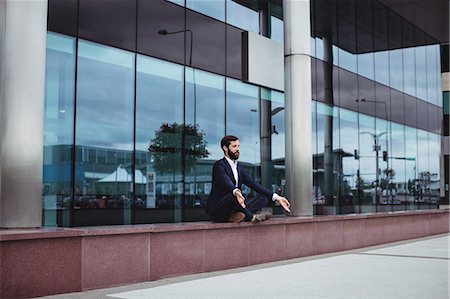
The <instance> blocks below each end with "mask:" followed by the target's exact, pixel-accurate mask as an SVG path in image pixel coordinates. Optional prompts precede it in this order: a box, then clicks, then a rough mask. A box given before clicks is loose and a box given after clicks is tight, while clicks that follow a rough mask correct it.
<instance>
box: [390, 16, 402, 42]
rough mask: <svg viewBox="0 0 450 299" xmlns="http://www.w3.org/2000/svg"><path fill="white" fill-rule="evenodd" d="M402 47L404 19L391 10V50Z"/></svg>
mask: <svg viewBox="0 0 450 299" xmlns="http://www.w3.org/2000/svg"><path fill="white" fill-rule="evenodd" d="M401 47H402V19H401V18H400V16H399V15H397V14H396V13H395V12H394V11H393V10H389V48H390V49H398V48H401Z"/></svg>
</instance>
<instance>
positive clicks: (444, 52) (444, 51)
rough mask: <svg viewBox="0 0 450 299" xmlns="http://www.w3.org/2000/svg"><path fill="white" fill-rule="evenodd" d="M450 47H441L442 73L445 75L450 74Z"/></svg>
mask: <svg viewBox="0 0 450 299" xmlns="http://www.w3.org/2000/svg"><path fill="white" fill-rule="evenodd" d="M449 49H450V46H449V45H442V46H441V71H442V72H443V73H445V72H448V71H449V69H450V67H449V56H450V51H449Z"/></svg>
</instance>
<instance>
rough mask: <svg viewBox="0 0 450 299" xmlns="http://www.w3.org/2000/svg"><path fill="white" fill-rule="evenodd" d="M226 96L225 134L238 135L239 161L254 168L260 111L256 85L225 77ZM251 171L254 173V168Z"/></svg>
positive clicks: (258, 145)
mask: <svg viewBox="0 0 450 299" xmlns="http://www.w3.org/2000/svg"><path fill="white" fill-rule="evenodd" d="M226 96H227V109H226V112H227V113H226V114H227V120H226V127H227V132H226V135H234V136H237V137H239V141H240V147H241V154H240V156H239V162H243V163H246V164H249V166H250V167H252V168H255V169H256V168H257V165H259V164H260V151H259V148H260V138H259V117H258V116H259V114H260V113H262V111H260V109H259V107H258V104H259V103H258V102H259V101H258V87H256V86H254V85H250V84H245V83H242V82H240V81H238V80H234V79H227V93H226ZM269 112H270V111H269ZM269 117H270V115H269ZM252 173H256V170H255V171H253V172H252Z"/></svg>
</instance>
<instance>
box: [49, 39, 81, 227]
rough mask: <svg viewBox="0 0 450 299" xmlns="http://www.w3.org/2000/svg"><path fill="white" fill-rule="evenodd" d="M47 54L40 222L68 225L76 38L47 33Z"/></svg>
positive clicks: (50, 224) (51, 224)
mask: <svg viewBox="0 0 450 299" xmlns="http://www.w3.org/2000/svg"><path fill="white" fill-rule="evenodd" d="M46 55H47V59H46V69H45V107H44V140H43V141H44V166H43V184H44V185H43V203H42V207H43V213H42V216H43V219H42V220H43V221H42V223H43V225H44V226H69V225H70V223H69V217H68V216H69V212H68V211H69V209H70V200H71V195H72V182H71V180H72V150H73V123H74V122H73V118H74V117H73V115H74V94H75V93H74V83H75V38H72V37H68V36H64V35H60V34H56V33H51V32H49V33H47V53H46Z"/></svg>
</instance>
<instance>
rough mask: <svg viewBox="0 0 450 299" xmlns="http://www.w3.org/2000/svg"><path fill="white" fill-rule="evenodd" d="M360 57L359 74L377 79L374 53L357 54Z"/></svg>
mask: <svg viewBox="0 0 450 299" xmlns="http://www.w3.org/2000/svg"><path fill="white" fill-rule="evenodd" d="M356 56H357V58H358V74H359V75H361V76H364V77H366V78H369V79H372V80H373V79H375V72H374V54H373V53H364V54H359V55H356Z"/></svg>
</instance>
